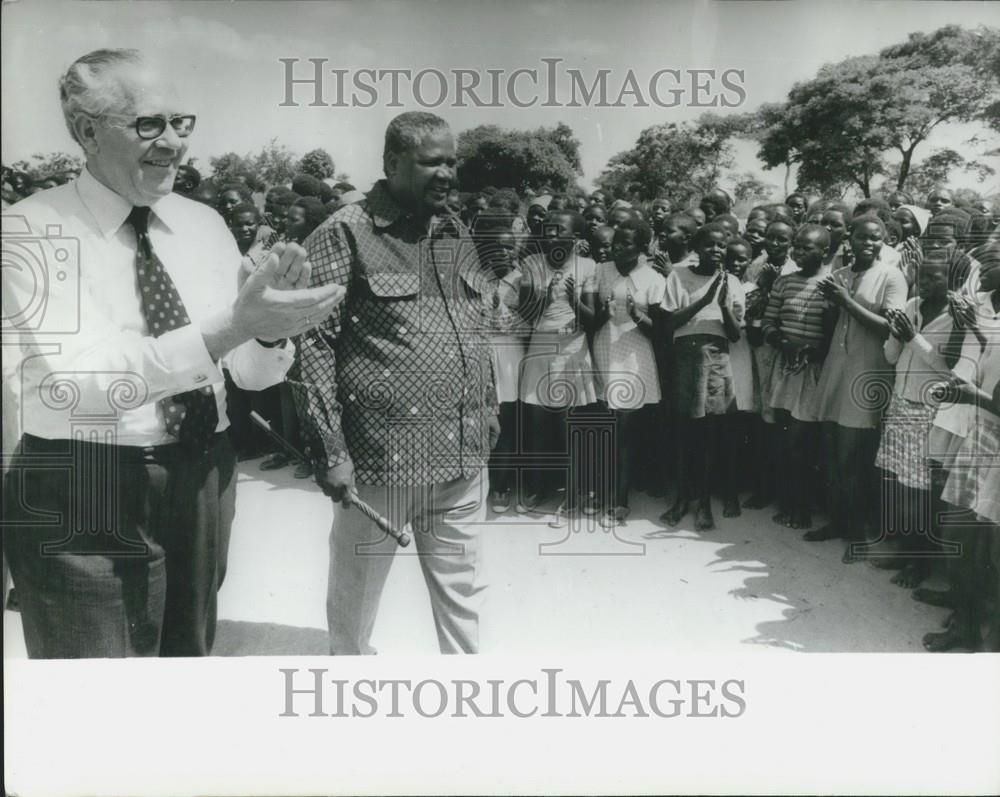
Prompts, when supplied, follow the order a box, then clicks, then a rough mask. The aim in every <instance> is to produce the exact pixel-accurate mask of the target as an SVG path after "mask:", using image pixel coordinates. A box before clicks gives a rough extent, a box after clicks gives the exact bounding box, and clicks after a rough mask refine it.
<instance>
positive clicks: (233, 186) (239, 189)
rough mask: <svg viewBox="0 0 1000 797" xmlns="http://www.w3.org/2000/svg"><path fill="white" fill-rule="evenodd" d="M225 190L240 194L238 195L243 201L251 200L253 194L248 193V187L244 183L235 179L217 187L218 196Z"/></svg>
mask: <svg viewBox="0 0 1000 797" xmlns="http://www.w3.org/2000/svg"><path fill="white" fill-rule="evenodd" d="M227 191H235V192H236V193H237V194H239V195H240V197H241V198H242V199H243V201H244V202H252V201H253V196H252V195H251V194H250V189H249V188H247V184H246V183H240V182H236V181H234V182H231V183H226V184H225V185H223V186H221V187H220V188H219V193H218V196H222V195H223V194H225V193H226V192H227Z"/></svg>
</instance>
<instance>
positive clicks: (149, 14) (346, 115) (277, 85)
mask: <svg viewBox="0 0 1000 797" xmlns="http://www.w3.org/2000/svg"><path fill="white" fill-rule="evenodd" d="M2 21H3V33H2V41H3V52H2V97H3V110H4V115H3V123H2V125H3V139H2V159H3V162H4V163H10V162H12V161H14V160H17V159H19V158H23V157H26V156H28V155H31V154H32V153H35V152H47V151H53V150H65V151H70V152H75V151H76V148H75V145H74V144H73V142H72V140H71V139H70V138H69V135H68V133H67V132H66V130H65V128H64V126H63V122H62V116H61V113H60V110H59V102H58V96H57V89H56V85H57V79H58V76H59V75H60V73H61V72H62V71H63V70H64V69H65V68H66V66H68V64H69V63H70V62H71V61H72V60H73V59H75V58H76V57H78V56H79V55H82V54H84V53H86V52H88V51H90V50H92V49H95V48H98V47H138V48H140V49H143V50H148V51H154V52H157V53H160V54H164V55H166V56H167V57H168V58H169V59H170V63H172V64H175V65H176V73H175V79H176V82H177V84H178V86H179V89H180V92H181V96H182V97H183V98H185V99H186V101H187V102H188V104H189V105H190V107H191V109H192V110H193V111H194V112H196V113H197V114H198V117H199V118H198V129H197V131H196V133H195V135H194V137H193V139H192V143H191V149H190V154H191V155H192V156H195V157H197V158H198V159H199V160H200V162H201V164H202V165H204V166H207V160H208V158H209V156H212V155H218V154H221V153H223V152H226V151H230V150H232V151H236V152H239V153H241V154H243V153H246V152H248V151H256V150H259V148H260V147H261V146H262V145H263V144H265V143H266V142H267V141H268V140H270V139H271V138H277V139H278V141H279V142H280V143H283V144H285V145H287V146H288V147H289V148H291V149H292V150H294V151H296V152H297V153H299V154H302V153H304V152H305V151H307V150H309V149H312V148H314V147H323V148H325V149H327V150H328V151H329V152H330V153H331V154H332V155H333V157H334V160H335V161H336V164H337V169H338V171H347V172H348V173H350V175H351V177H352V180H353V181H354V182H355V183H356V184H357V185H358V187H359V188H367V187H368V186H369V185H370V184H371V182H372V181H373V180H375V179H377V178H378V177H380V176H381V174H380V172H381V149H382V136H383V133H384V129H385V124H386V122H387V121H388V120H389V119H390V118H392V116H394V115H395V114H397V113H399V112H401V111H402V110H406V109H418V107H417V106H416V104H412V105H410V106H409V108H387V107H385V104H386V103H387V102H388V101H389V98H388V96H387V92H386V94H384V95H383V96H382V97H381V98H380V101H379V102H378V103H377V104H376V105H375V106H374V107H371V108H332V107H308V106H307V105H306V104H305V103H306V102H307V100H306V99H305V97H306V96H307V91H305V90H301V89H300V90H299V91H300V93H299V94H297V95H296V96H297V98H300V99H301V102H302V104H301V106H300V107H298V108H293V107H281V106H280V103H281V102H282V100H283V98H284V90H285V89H284V67H283V65H282V64H281V63H279V61H278V59H279V58H299V59H303V63H302V64H301V66H302V68H303V70H305V67H306V66H307V64H306V63H305V62H304V59H307V58H327V59H329V63H328V64H327V66H328V67H330V68H333V67H336V68H343V69H349V70H356V69H361V68H376V69H401V68H410V69H412V70H413V71H414V72H416V71H419V70H420V69H423V68H428V67H434V68H437V69H441V70H447V69H459V68H466V69H475V70H477V71H480V72H482V73H484V81H485V80H486V78H485V70H487V69H504V70H506V71H507V73H510V72H511V71H513V70H514V69H517V68H520V67H525V68H540V67H542V66H543V65H542V63H541V62H540V59H541V58H549V57H561V58H563V59H565V63H564V64H562V66H563V67H564V68H565V67H569V68H578V69H580V70H582V71H583V73H584V75H585V76H586V77H588V78H592V76H593V74H594V72H595V71H596V70H598V69H610V70H611V75H610V77H609V81H608V82H609V86H611V87H614V88H613V91H612V94H613V95H614V94H616V93H617V90H618V88H619V87H620V85H621V83H622V81H623V80H624V79H625V76H626V73H627V72H628V70H629V69H632V70H634V72H635V73H636V75H637V76H638V77H639V79H640V82H641V83H644V84H645V83H648V79H649V77H650V76H652V75H653V74H654V73H655V72H657V70H660V69H664V68H676V69H680V70H685V69H716V70H719V71H720V72H721V71H722V70H725V69H731V68H732V69H742V70H745V75H746V77H745V82H744V87H745V90H746V93H747V100H746V103H745V104H744V106H743V107H742V108H739V109H737V110H752V109H753V108H755V107H757V106H758V105H760V104H761V103H763V102H775V101H781V100H783V99H784V98H785V96H786V94H787V92H788V90H789V88H791V86H792V84H793V83H794V82H795V81H798V80H805V79H808V78H811V77H812V76H814V75H815V73H816V70H817V69H818V68H819V67H820V66H821V65H822V64H824V63H829V62H833V61H838V60H840V59H842V58H845V57H847V56H850V55H862V54H866V53H873V52H876V51H877V50H878V49H879V48H881V47H884V46H886V45H889V44H892V43H895V42H898V41H902V40H903V39H905V37H906V34H907V33H910V32H913V31H931V30H934V29H935V28H938V27H941V26H943V25H946V24H949V23H957V24H960V25H963V26H966V27H973V26H975V25H976V24H978V23H986V24H991V25H997V24H1000V3H997V4H990V3H985V2H975V1H973V2H959V3H952V2H940V3H939V2H910V1H908V0H863V2H857V1H855V2H851V1H850V0H836V1H835V2H827V1H826V0H809V2H806V0H787V1H786V2H754V1H751V0H746V1H744V2H725V1H714V0H677V1H676V2H655V3H654V2H650V3H638V2H636V3H628V4H625V3H614V2H608V1H607V0H603V2H583V1H581V2H574V3H562V2H502V3H498V2H482V3H470V2H448V1H446V0H442V2H433V3H432V2H416V1H414V2H401V1H399V0H389V1H388V2H356V3H349V2H330V3H327V2H323V3H320V2H305V3H295V2H240V3H235V2H232V3H230V2H197V1H195V0H188V1H187V2H156V1H152V2H133V3H124V2H103V3H97V2H88V3H57V2H41V1H40V0H36V1H34V2H13V3H6V2H5V3H4V4H3V10H2ZM327 85H328V87H329V86H333V83H332V78H331V79H330V80H329V81H328V83H327ZM385 85H387V84H385ZM524 85H525V86H527V84H524ZM428 86H430V87H431V88H433V86H434V84H432V83H428ZM328 90H329V91H330V92H331V93H332V92H333V88H329V89H328ZM524 93H525V94H529V95H530V92H529V91H527V88H526V89H525V92H524ZM401 94H402V97H401V98H408V97H409V96H410V95H409V94H408V93H406V92H402V93H401ZM361 96H362V97H363V96H364V95H361ZM435 110H436V112H437V113H439V114H441V115H442V116H444V117H445V118H446V119H448V120H449V121H450V122H451V123H452V126H453V127H454V128H455V129H456V130H463V129H466V128H469V127H473V126H475V125H477V124H482V123H493V124H499V125H502V126H505V127H514V128H531V127H536V126H539V125H554V124H556V123H557V122H560V121H562V122H566V123H567V124H569V125H570V126H571V127H572V128H573V130H574V131H575V133H576V136H577V138H578V139H579V140H580V141H581V142H582V157H583V166H584V172H585V174H584V180H585V182H587V183H589V181H591V180H592V179H593V178H594V177H596V176H597V174H598V173H599V172H600V170H601V169H602V168H603V167H604V165H605V164H606V163H607V161H608V159H609V158H610V157H611V156H612V155H614V154H615V153H617V152H619V151H621V150H624V149H628V148H629V147H631V146H632V145H633V144H634V142H635V140H636V138H637V136H638V134H639V132H640V131H641V130H642V129H644V128H646V127H648V126H650V125H654V124H658V123H661V122H667V121H681V120H684V119H689V118H693V117H694V116H697V115H698V114H699V113H700V112H702V111H703V110H704V109H700V108H690V107H684V106H681V107H678V108H674V109H664V108H659V107H656V106H655V105H654V106H652V107H650V108H631V107H629V108H624V109H623V108H592V107H591V108H587V107H582V108H542V107H533V108H527V109H521V108H516V107H512V106H510V105H507V106H506V107H502V108H473V107H470V108H450V107H442V108H438V109H435ZM971 132H975V131H971ZM968 134H969V131H964V130H963V131H954V132H952V133H951V134H949V135H941V136H938V137H937V139H936V140H935V141H934V142H933V143H935V144H939V145H940V144H948V145H950V146H954V145H955V144H957V143H958V142H960V141H961V140H963V139H964V138H967V137H968ZM754 151H755V148H754V147H753V146H752V145H747V146H741V147H740V148H739V161H740V162H739V163H738V165H737V169H736V171H745V170H748V169H749V170H753V171H757V172H758V173H759V175H760V176H761V177H763V179H765V180H766V181H767V182H771V183H774V184H776V185H780V184H781V182H782V179H783V173H782V172H780V171H773V172H762V171H761V170H760V165H759V163H757V162H756V160H755V158H754ZM928 151H929V150H925V151H924V153H923V154H924V155H926V154H927V152H928ZM919 154H920V153H919V151H918V155H919ZM963 182H964V181H962V180H956V181H955V183H956V185H959V184H963ZM994 182H995V181H994ZM967 184H968V185H970V186H971V187H976V188H977V189H978V190H980V191H984V190H985V192H986V193H992V192H995V191H997V190H1000V189H998V187H997V186H996V185H994V184H992V183H990V184H987V185H986V186H982V185H976V184H975V183H973V182H972V181H971V180H970V181H968V182H967ZM991 189H992V190H991Z"/></svg>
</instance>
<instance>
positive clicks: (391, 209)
mask: <svg viewBox="0 0 1000 797" xmlns="http://www.w3.org/2000/svg"><path fill="white" fill-rule="evenodd" d="M368 212H369V213H370V214H371V217H372V222H373V223H374V224H375V226H376V227H378V228H380V229H384V228H385V227H391V226H392V225H393V224H395V223H396V220H397V219H399V217H400V216H403V215H405V214H404V213H403V209H402V208H401V207H400V206H399V205H398V204H397V203H396V200H394V199H393V198H392V197H391V196H389V190H388V186H387V184H386V182H385V180H379V181H378V182H376V183H375V185H374V186H372V190H371V191H369V192H368Z"/></svg>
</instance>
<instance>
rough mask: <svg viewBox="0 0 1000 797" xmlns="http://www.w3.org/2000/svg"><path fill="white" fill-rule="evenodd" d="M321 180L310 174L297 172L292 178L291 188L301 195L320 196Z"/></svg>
mask: <svg viewBox="0 0 1000 797" xmlns="http://www.w3.org/2000/svg"><path fill="white" fill-rule="evenodd" d="M322 185H323V181H322V180H320V179H319V178H318V177H313V176H312V175H311V174H297V175H295V177H294V179H293V180H292V190H293V191H294V192H295V193H296V194H298V195H299V196H301V197H306V196H314V197H318V196H320V192H321V191H322V190H323V189H322V188H321V187H320V186H322Z"/></svg>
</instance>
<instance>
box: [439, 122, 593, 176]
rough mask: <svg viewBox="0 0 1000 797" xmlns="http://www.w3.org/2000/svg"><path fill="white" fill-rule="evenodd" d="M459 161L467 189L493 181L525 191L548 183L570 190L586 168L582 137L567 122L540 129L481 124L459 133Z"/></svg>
mask: <svg viewBox="0 0 1000 797" xmlns="http://www.w3.org/2000/svg"><path fill="white" fill-rule="evenodd" d="M458 161H459V182H460V184H461V186H462V190H464V191H481V190H483V188H485V187H486V186H490V185H492V186H499V187H502V188H513V189H514V190H516V191H518V192H519V193H520V192H522V191H524V189H525V188H528V187H537V186H539V185H542V184H543V183H548V184H550V185H551V186H552V187H553V188H554V189H555V190H557V191H566V190H568V189H569V188H570V187H572V186H574V185H575V184H576V180H577V177H578V176H579V175H580V174H581V173H582V172H581V168H580V142H579V141H577V140H576V139H575V138H574V137H573V131H572V130H571V129H570V128H569V127H567V126H566V125H564V124H559V125H557V126H556V127H554V128H544V127H540V128H537V129H535V130H505V129H503V128H501V127H499V126H497V125H479V126H478V127H474V128H472V129H471V130H465V131H463V132H462V133H459V136H458Z"/></svg>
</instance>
